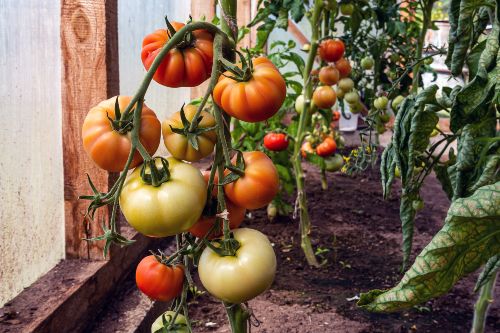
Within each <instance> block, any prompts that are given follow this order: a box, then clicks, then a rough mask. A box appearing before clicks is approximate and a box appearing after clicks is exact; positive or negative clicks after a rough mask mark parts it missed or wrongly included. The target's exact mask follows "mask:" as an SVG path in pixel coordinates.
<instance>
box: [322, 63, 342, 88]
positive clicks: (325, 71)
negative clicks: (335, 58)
mask: <svg viewBox="0 0 500 333" xmlns="http://www.w3.org/2000/svg"><path fill="white" fill-rule="evenodd" d="M339 79H340V74H339V71H338V70H337V69H336V68H335V67H333V66H324V67H322V68H321V69H320V71H319V81H320V82H321V83H323V84H324V85H327V86H333V85H334V84H337V82H339Z"/></svg>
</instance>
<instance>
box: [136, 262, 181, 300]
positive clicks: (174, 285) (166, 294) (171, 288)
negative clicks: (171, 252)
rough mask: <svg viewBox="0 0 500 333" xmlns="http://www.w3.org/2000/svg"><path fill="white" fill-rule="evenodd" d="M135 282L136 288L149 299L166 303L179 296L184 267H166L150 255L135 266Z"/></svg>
mask: <svg viewBox="0 0 500 333" xmlns="http://www.w3.org/2000/svg"><path fill="white" fill-rule="evenodd" d="M135 281H136V283H137V287H138V288H139V289H140V290H141V291H142V292H143V293H144V294H145V295H146V296H148V297H149V298H151V299H153V300H155V301H162V302H168V301H170V300H173V299H174V298H176V297H177V296H179V295H180V294H181V291H182V284H183V282H184V266H182V265H176V266H167V265H165V264H163V263H161V262H159V261H158V260H157V259H156V257H155V256H154V255H150V256H147V257H145V258H143V259H142V260H141V262H140V263H139V265H137V269H136V271H135Z"/></svg>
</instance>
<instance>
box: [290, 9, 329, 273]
mask: <svg viewBox="0 0 500 333" xmlns="http://www.w3.org/2000/svg"><path fill="white" fill-rule="evenodd" d="M322 9H323V1H322V0H315V2H314V10H313V15H312V18H311V21H310V23H311V30H312V36H311V49H310V50H309V55H308V58H307V62H306V67H305V69H304V73H302V75H303V82H304V88H303V91H302V94H303V95H304V100H305V103H304V104H305V105H304V111H303V112H302V113H301V114H300V118H299V126H298V129H297V137H296V139H297V140H296V142H295V146H294V149H293V169H294V172H295V177H296V182H297V202H298V210H299V217H300V223H299V224H300V246H301V247H302V250H303V251H304V255H305V256H306V259H307V262H308V264H309V265H311V266H315V267H319V263H318V260H317V259H316V256H315V255H314V250H313V248H312V244H311V239H310V238H309V234H310V233H311V219H310V218H309V213H308V211H307V198H306V192H305V176H304V170H303V169H302V164H301V163H302V158H301V154H300V145H301V143H302V140H303V139H304V134H305V130H306V124H307V120H308V116H309V109H310V108H311V97H312V88H313V87H312V82H311V81H310V79H309V78H310V73H311V70H312V67H313V64H314V58H315V57H316V53H317V50H318V37H319V32H320V31H319V30H320V27H321V24H319V23H320V22H319V21H320V16H321V11H322Z"/></svg>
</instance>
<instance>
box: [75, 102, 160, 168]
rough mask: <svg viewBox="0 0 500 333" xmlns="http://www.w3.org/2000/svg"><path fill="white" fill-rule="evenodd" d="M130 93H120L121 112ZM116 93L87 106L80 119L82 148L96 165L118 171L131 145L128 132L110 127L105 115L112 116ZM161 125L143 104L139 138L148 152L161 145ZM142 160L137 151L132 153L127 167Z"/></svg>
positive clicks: (123, 164)
mask: <svg viewBox="0 0 500 333" xmlns="http://www.w3.org/2000/svg"><path fill="white" fill-rule="evenodd" d="M131 99H132V98H131V97H130V96H119V97H118V105H119V107H120V111H125V109H126V107H127V105H128V104H129V103H130V101H131ZM115 102H116V96H115V97H112V98H110V99H107V100H105V101H102V102H100V103H99V104H97V105H96V106H95V107H93V108H92V109H90V111H89V112H88V113H87V116H86V117H85V120H84V121H83V126H82V140H83V148H84V149H85V151H86V152H87V154H88V155H89V157H90V158H91V159H92V160H93V161H94V163H95V164H97V166H99V167H100V168H101V169H104V170H106V171H109V172H119V171H122V170H123V168H124V167H125V164H126V162H127V159H128V155H129V154H130V149H131V148H132V141H131V137H130V132H129V133H126V134H120V133H118V132H117V131H115V130H114V129H113V126H112V125H111V122H110V121H109V119H108V116H109V117H110V118H111V119H113V120H114V119H115V117H116V116H115ZM160 137H161V125H160V121H159V120H158V118H157V117H156V114H155V113H154V112H153V110H151V109H150V108H148V107H147V106H146V105H145V104H144V105H143V107H142V115H141V128H140V130H139V140H140V141H141V143H142V144H143V146H144V148H146V150H147V151H148V153H149V154H150V155H153V154H154V153H155V152H156V150H157V149H158V146H159V145H160ZM140 163H142V156H141V154H140V153H139V152H137V151H136V152H135V153H134V158H133V160H132V163H131V164H130V168H133V167H136V166H137V165H139V164H140Z"/></svg>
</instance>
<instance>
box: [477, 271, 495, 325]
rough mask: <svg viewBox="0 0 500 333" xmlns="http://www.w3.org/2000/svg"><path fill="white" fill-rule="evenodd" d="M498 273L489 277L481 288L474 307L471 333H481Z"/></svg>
mask: <svg viewBox="0 0 500 333" xmlns="http://www.w3.org/2000/svg"><path fill="white" fill-rule="evenodd" d="M497 275H498V272H497V273H495V274H494V275H492V276H491V278H490V279H489V280H488V281H487V282H486V284H485V285H483V286H482V287H481V293H480V294H479V298H478V300H477V302H476V305H475V306H474V319H473V321H472V329H471V333H483V332H484V326H485V325H486V318H487V316H488V309H489V307H490V305H491V303H493V290H494V289H495V283H496V281H497Z"/></svg>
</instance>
